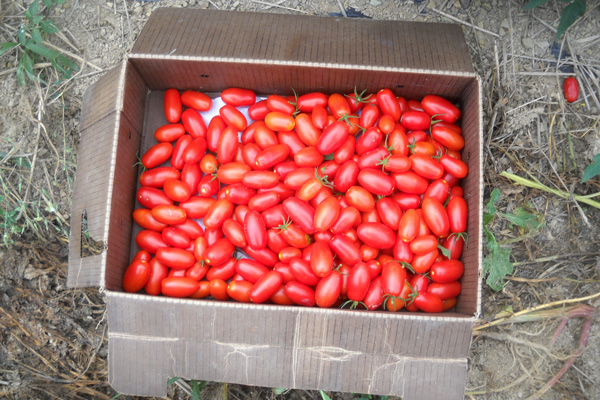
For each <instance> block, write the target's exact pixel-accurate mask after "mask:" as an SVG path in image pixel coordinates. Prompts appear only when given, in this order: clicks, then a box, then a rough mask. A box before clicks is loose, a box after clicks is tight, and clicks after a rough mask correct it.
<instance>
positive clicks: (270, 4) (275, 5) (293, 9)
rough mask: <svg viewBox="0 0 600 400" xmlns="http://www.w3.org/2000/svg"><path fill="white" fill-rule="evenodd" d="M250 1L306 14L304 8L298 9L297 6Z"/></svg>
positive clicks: (256, 0) (257, 0)
mask: <svg viewBox="0 0 600 400" xmlns="http://www.w3.org/2000/svg"><path fill="white" fill-rule="evenodd" d="M250 1H251V2H252V3H256V4H263V5H265V6H269V7H278V8H281V9H284V10H290V11H296V12H299V13H302V14H308V11H304V10H300V9H297V8H291V7H286V6H280V5H279V4H273V3H267V2H266V1H259V0H250Z"/></svg>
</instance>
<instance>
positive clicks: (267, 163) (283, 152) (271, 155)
mask: <svg viewBox="0 0 600 400" xmlns="http://www.w3.org/2000/svg"><path fill="white" fill-rule="evenodd" d="M289 152H290V148H289V147H287V146H286V145H285V144H276V145H274V146H271V147H268V148H266V149H263V150H262V151H260V152H259V153H258V154H257V155H256V159H255V161H254V164H255V167H256V169H258V170H265V169H269V168H272V167H274V166H275V165H277V164H279V163H280V162H283V161H284V160H285V159H286V158H287V156H288V154H289Z"/></svg>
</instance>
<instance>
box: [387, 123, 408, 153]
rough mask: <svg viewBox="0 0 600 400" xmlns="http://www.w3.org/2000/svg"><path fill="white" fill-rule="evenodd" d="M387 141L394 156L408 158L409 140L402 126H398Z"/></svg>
mask: <svg viewBox="0 0 600 400" xmlns="http://www.w3.org/2000/svg"><path fill="white" fill-rule="evenodd" d="M386 141H387V145H388V146H389V147H390V151H391V152H392V155H398V156H405V157H406V156H408V138H407V137H406V132H405V129H404V127H403V126H402V125H400V124H396V127H395V129H394V130H393V131H392V133H390V134H389V135H388V136H387V138H386Z"/></svg>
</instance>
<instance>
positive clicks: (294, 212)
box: [282, 197, 315, 235]
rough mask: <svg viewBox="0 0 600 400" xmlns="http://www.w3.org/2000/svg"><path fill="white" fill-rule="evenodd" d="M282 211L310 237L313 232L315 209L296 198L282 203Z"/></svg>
mask: <svg viewBox="0 0 600 400" xmlns="http://www.w3.org/2000/svg"><path fill="white" fill-rule="evenodd" d="M282 204H283V209H284V210H285V212H286V213H287V214H288V215H289V216H290V218H291V219H292V221H294V223H296V224H297V225H298V226H299V227H300V228H301V229H302V230H303V231H304V232H306V233H308V234H309V235H312V234H313V233H314V232H315V209H314V208H313V207H312V206H311V205H310V204H308V203H307V202H305V201H302V200H300V199H299V198H297V197H290V198H289V199H285V200H284V201H283V203H282Z"/></svg>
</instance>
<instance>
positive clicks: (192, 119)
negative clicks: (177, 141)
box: [181, 108, 207, 139]
mask: <svg viewBox="0 0 600 400" xmlns="http://www.w3.org/2000/svg"><path fill="white" fill-rule="evenodd" d="M181 122H182V123H183V126H184V128H185V131H186V132H187V133H188V134H189V135H190V136H191V137H193V138H194V139H197V138H205V137H206V132H207V128H206V123H205V122H204V118H202V115H200V113H198V111H196V110H194V109H193V108H188V109H187V110H185V111H184V112H183V114H181Z"/></svg>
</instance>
